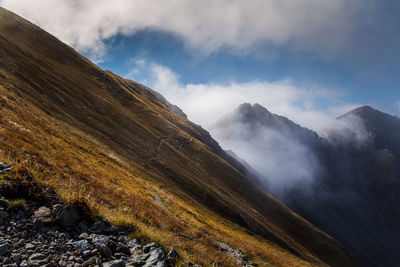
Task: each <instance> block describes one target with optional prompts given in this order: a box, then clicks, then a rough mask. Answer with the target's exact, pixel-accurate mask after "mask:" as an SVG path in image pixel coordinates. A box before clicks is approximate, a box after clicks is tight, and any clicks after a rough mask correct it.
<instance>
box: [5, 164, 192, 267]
mask: <svg viewBox="0 0 400 267" xmlns="http://www.w3.org/2000/svg"><path fill="white" fill-rule="evenodd" d="M10 169H11V166H10V165H9V164H6V163H3V162H2V163H1V164H0V171H2V173H3V174H4V173H6V172H7V171H9V170H10ZM3 179H5V180H7V183H1V184H0V196H1V198H0V266H4V267H7V266H9V267H11V266H48V267H49V266H65V267H73V266H82V267H88V266H99V267H101V266H104V267H119V266H158V267H162V266H173V265H174V264H175V263H176V261H177V259H178V258H179V257H180V255H179V253H178V252H177V251H176V250H175V249H171V251H170V252H169V253H168V254H166V253H165V252H164V250H163V248H162V247H161V246H160V245H158V244H157V243H154V242H152V243H149V244H147V245H142V244H140V242H139V241H138V240H136V239H133V240H129V238H128V237H127V235H126V234H127V233H128V232H129V231H132V229H121V228H118V227H115V226H113V225H111V224H110V223H108V222H107V221H106V220H104V219H102V218H99V217H95V216H92V215H91V214H90V213H89V212H88V209H86V208H85V207H84V206H83V205H66V204H64V203H62V201H61V200H60V199H59V198H58V196H57V195H56V194H55V193H54V191H52V190H49V189H48V188H43V187H41V186H39V185H38V184H35V183H34V182H32V179H31V177H29V175H28V176H27V177H26V178H25V179H24V180H25V181H23V182H21V181H18V182H17V181H13V180H12V179H11V178H9V177H3ZM189 265H190V264H189ZM192 266H196V265H192ZM197 266H198V265H197Z"/></svg>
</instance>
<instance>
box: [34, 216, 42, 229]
mask: <svg viewBox="0 0 400 267" xmlns="http://www.w3.org/2000/svg"><path fill="white" fill-rule="evenodd" d="M43 227H44V223H43V221H42V219H40V218H35V220H34V221H33V229H34V230H36V231H37V230H40V229H42V228H43Z"/></svg>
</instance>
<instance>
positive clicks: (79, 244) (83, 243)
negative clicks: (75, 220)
mask: <svg viewBox="0 0 400 267" xmlns="http://www.w3.org/2000/svg"><path fill="white" fill-rule="evenodd" d="M72 245H73V246H74V248H79V249H87V248H89V247H90V244H89V241H87V240H78V241H75V242H72Z"/></svg>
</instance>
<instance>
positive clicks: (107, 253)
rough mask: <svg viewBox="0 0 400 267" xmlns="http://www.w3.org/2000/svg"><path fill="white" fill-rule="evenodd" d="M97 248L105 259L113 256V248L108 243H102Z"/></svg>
mask: <svg viewBox="0 0 400 267" xmlns="http://www.w3.org/2000/svg"><path fill="white" fill-rule="evenodd" d="M97 249H98V250H99V252H100V254H101V256H102V257H103V258H104V259H108V258H110V257H111V256H112V252H111V249H110V248H109V247H108V246H107V245H104V244H101V245H100V246H98V247H97Z"/></svg>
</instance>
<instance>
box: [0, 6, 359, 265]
mask: <svg viewBox="0 0 400 267" xmlns="http://www.w3.org/2000/svg"><path fill="white" fill-rule="evenodd" d="M0 92H1V99H0V103H1V112H0V118H1V120H0V122H1V123H0V127H1V128H0V132H1V139H0V142H1V143H0V145H1V147H2V151H1V154H0V155H2V156H3V157H8V158H9V161H13V163H14V164H15V165H16V166H17V167H16V170H15V171H17V172H30V173H32V175H33V177H34V178H35V179H36V180H38V181H39V182H41V183H43V184H46V185H49V186H51V187H52V188H54V189H55V190H56V191H57V192H58V193H59V194H60V195H61V196H63V197H64V198H65V199H66V200H67V201H70V202H72V201H82V202H85V203H86V204H87V205H88V206H89V207H91V208H92V209H93V210H94V211H96V212H98V213H99V214H101V215H103V216H105V217H107V218H109V219H110V220H112V221H113V222H114V223H117V224H133V225H135V227H136V228H137V230H136V234H137V235H141V236H142V238H152V239H156V240H157V241H159V242H160V243H162V244H163V245H164V246H172V244H175V246H176V247H178V249H180V250H181V253H182V254H183V255H184V257H185V258H186V259H193V260H194V261H198V262H200V263H203V264H204V265H212V264H215V263H218V264H223V265H234V264H235V263H234V262H232V261H230V259H229V258H228V257H227V256H225V255H224V254H222V253H220V252H219V251H218V250H217V249H216V247H217V245H216V244H217V243H216V242H217V240H218V241H223V242H226V243H229V244H230V245H232V246H235V247H237V248H240V249H242V250H243V251H244V252H245V253H246V254H247V255H249V256H250V257H252V258H254V260H255V261H256V262H257V261H258V262H259V263H261V264H265V263H266V262H269V263H273V264H277V265H284V266H296V265H298V266H304V265H312V264H316V265H325V264H330V265H334V266H351V265H352V261H351V259H350V258H349V256H348V255H347V254H346V253H345V252H344V250H343V249H342V248H341V246H340V245H338V243H337V242H336V241H335V240H334V239H332V238H331V237H329V236H328V235H326V234H325V233H323V232H321V231H320V230H318V229H317V228H315V227H314V226H313V225H311V224H310V223H308V222H307V221H305V220H303V219H302V218H301V217H299V216H298V215H296V214H295V213H293V212H292V211H291V210H289V209H288V208H286V207H285V206H284V205H282V204H281V203H280V202H278V201H277V200H275V199H274V198H273V197H271V196H270V195H268V194H266V193H264V192H263V191H262V190H261V189H260V188H258V187H257V186H255V185H254V184H252V183H251V182H250V181H249V179H248V178H246V177H245V176H244V175H243V174H242V172H241V171H240V169H244V167H243V166H242V165H241V164H240V163H239V162H237V161H236V160H234V159H233V158H232V157H230V156H229V155H227V154H226V153H225V152H224V151H222V149H221V148H220V147H219V145H218V144H217V143H216V142H215V141H214V140H213V139H212V138H211V137H210V135H209V134H208V133H207V132H206V131H204V130H203V129H202V128H201V127H199V126H198V125H196V124H193V123H191V122H190V121H188V120H187V119H186V118H185V116H183V114H182V113H181V112H180V111H179V110H177V109H176V108H174V107H172V106H171V104H169V103H167V102H166V101H165V99H163V98H161V97H160V96H159V95H158V94H156V93H155V92H153V91H151V90H149V89H148V88H146V87H145V86H142V85H140V84H138V83H135V82H133V81H131V80H126V79H123V78H121V77H119V76H117V75H115V74H113V73H111V72H108V71H103V70H101V69H100V68H98V67H97V66H96V65H94V64H92V63H91V62H89V61H88V60H87V59H85V58H84V57H82V56H81V55H79V54H78V53H77V52H76V51H75V50H73V49H72V48H70V47H68V46H66V45H65V44H63V43H62V42H60V41H59V40H57V39H56V38H54V37H53V36H51V35H49V34H48V33H46V32H44V31H43V30H41V29H40V28H38V27H36V26H34V25H32V24H31V23H29V22H27V21H25V20H23V19H22V18H20V17H18V16H16V15H14V14H12V13H11V12H9V11H7V10H5V9H0ZM228 162H230V163H231V164H233V165H235V166H236V168H235V167H233V166H232V165H231V164H230V163H228ZM154 199H155V200H157V201H155V200H154ZM160 199H161V201H162V203H160ZM177 233H179V234H177ZM182 233H184V234H182ZM254 234H256V235H254ZM188 236H192V237H191V238H188ZM176 243H178V246H177V245H176Z"/></svg>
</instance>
